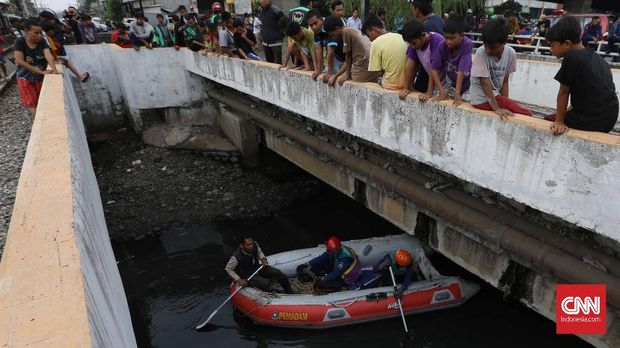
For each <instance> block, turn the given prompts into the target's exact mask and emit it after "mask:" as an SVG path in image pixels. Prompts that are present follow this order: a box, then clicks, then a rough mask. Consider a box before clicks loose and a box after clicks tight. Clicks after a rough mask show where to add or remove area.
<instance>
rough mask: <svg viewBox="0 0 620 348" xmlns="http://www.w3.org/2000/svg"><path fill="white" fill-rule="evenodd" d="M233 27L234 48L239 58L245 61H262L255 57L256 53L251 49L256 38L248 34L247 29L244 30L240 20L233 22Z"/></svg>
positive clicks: (252, 34)
mask: <svg viewBox="0 0 620 348" xmlns="http://www.w3.org/2000/svg"><path fill="white" fill-rule="evenodd" d="M234 26H235V34H234V39H235V46H236V47H237V50H238V51H239V56H240V57H241V58H245V59H251V60H262V59H261V58H260V57H259V56H258V55H256V53H255V52H254V50H253V49H252V47H254V45H256V38H255V37H254V33H252V32H249V31H248V30H247V29H245V27H244V26H243V21H242V20H240V19H236V20H235V22H234Z"/></svg>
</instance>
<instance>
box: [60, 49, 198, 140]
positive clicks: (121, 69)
mask: <svg viewBox="0 0 620 348" xmlns="http://www.w3.org/2000/svg"><path fill="white" fill-rule="evenodd" d="M154 52H155V51H153V50H147V49H141V50H140V51H136V50H134V49H121V48H119V47H118V46H116V45H108V44H99V45H88V46H86V45H79V46H67V56H68V57H69V58H70V59H71V61H72V62H73V63H74V64H75V65H76V67H77V68H78V69H79V70H80V71H82V72H85V71H87V72H89V73H90V80H89V81H88V82H86V83H74V87H75V90H76V95H77V97H78V101H79V105H80V108H81V109H82V113H83V117H84V121H85V124H86V127H87V128H88V129H93V128H106V127H114V126H115V125H118V124H119V122H120V123H122V121H123V117H124V116H126V115H127V113H129V114H131V115H132V116H134V117H136V116H135V115H136V114H138V115H139V111H140V110H142V109H153V108H167V107H186V106H191V105H192V104H195V103H197V102H201V101H202V100H204V98H205V91H204V86H203V84H202V79H201V78H198V77H197V76H192V75H191V74H190V73H189V72H188V71H187V70H186V69H185V65H184V62H185V60H186V59H187V54H188V53H189V52H188V51H187V50H181V51H176V50H175V49H174V48H158V49H157V50H156V53H157V54H153V53H154ZM138 117H139V116H138Z"/></svg>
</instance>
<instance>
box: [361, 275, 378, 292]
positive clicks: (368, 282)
mask: <svg viewBox="0 0 620 348" xmlns="http://www.w3.org/2000/svg"><path fill="white" fill-rule="evenodd" d="M379 278H381V274H379V275H378V276H376V277H374V278H372V279H371V280H369V281H367V282H366V283H364V285H362V286H358V287H357V289H355V291H357V290H359V289H361V288H363V287H365V286H366V285H368V284H370V283H372V282H374V281H375V280H377V279H379Z"/></svg>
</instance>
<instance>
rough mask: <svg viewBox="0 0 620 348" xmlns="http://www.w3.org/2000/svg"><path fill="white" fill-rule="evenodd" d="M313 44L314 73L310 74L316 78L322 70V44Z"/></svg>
mask: <svg viewBox="0 0 620 348" xmlns="http://www.w3.org/2000/svg"><path fill="white" fill-rule="evenodd" d="M314 44H315V45H316V48H315V49H314V74H312V78H313V79H315V80H316V78H317V77H319V76H320V75H321V73H322V72H323V71H322V70H323V46H321V45H320V44H318V45H317V43H316V42H315V43H314Z"/></svg>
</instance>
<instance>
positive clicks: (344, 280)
mask: <svg viewBox="0 0 620 348" xmlns="http://www.w3.org/2000/svg"><path fill="white" fill-rule="evenodd" d="M326 249H327V250H326V251H325V252H324V253H323V254H321V255H319V256H317V257H315V258H314V259H312V260H310V261H309V262H307V263H304V264H303V265H299V266H298V267H297V272H298V273H300V272H303V270H304V269H310V270H311V271H312V273H314V274H315V275H316V276H317V277H320V279H319V280H318V282H317V284H316V287H317V289H319V290H323V291H340V290H341V289H342V288H343V287H344V288H350V287H353V286H354V284H355V281H356V280H357V278H358V277H359V275H360V273H361V271H362V266H361V264H360V262H359V259H358V258H357V255H356V254H355V252H354V251H353V249H351V248H349V247H347V246H344V245H342V244H341V243H340V240H338V238H336V237H330V238H329V239H328V240H327V244H326Z"/></svg>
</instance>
